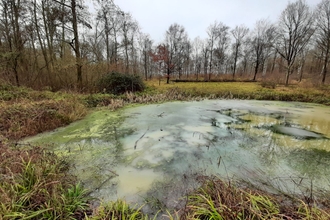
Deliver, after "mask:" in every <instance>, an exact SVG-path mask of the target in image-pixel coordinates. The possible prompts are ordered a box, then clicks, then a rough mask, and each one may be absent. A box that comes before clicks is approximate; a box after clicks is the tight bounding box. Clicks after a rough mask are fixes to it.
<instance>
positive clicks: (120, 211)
mask: <svg viewBox="0 0 330 220" xmlns="http://www.w3.org/2000/svg"><path fill="white" fill-rule="evenodd" d="M141 208H142V207H140V208H137V209H135V208H134V207H133V208H131V207H130V206H129V205H128V204H127V203H126V202H125V201H123V200H117V201H115V202H109V203H107V204H101V205H100V206H99V207H98V208H96V209H95V210H94V214H93V216H91V217H86V220H108V219H111V220H135V219H136V220H142V219H145V220H147V219H149V218H148V216H147V215H144V214H143V213H142V211H141Z"/></svg>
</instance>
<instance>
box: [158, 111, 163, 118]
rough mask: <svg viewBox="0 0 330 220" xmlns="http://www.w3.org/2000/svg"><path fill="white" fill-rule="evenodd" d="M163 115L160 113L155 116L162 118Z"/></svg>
mask: <svg viewBox="0 0 330 220" xmlns="http://www.w3.org/2000/svg"><path fill="white" fill-rule="evenodd" d="M163 114H165V112H162V113H160V114H159V115H157V116H158V117H160V118H161V117H163Z"/></svg>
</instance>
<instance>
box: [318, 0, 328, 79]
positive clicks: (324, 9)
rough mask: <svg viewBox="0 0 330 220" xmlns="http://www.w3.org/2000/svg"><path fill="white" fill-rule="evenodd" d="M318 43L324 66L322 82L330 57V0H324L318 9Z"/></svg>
mask: <svg viewBox="0 0 330 220" xmlns="http://www.w3.org/2000/svg"><path fill="white" fill-rule="evenodd" d="M316 21H317V22H316V25H317V30H316V36H315V38H316V45H317V47H318V49H319V50H320V51H321V56H322V57H321V58H322V60H323V64H322V65H323V66H322V84H324V82H325V78H326V75H327V72H328V64H329V58H330V0H323V1H322V2H321V3H320V4H318V6H317V9H316Z"/></svg>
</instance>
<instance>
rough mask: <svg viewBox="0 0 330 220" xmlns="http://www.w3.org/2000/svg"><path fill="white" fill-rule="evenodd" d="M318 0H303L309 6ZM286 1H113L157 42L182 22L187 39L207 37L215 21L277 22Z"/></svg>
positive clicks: (250, 25) (314, 4) (239, 22)
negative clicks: (210, 26) (209, 27)
mask: <svg viewBox="0 0 330 220" xmlns="http://www.w3.org/2000/svg"><path fill="white" fill-rule="evenodd" d="M291 2H294V1H291ZM320 2H321V0H306V3H307V4H308V5H309V6H310V7H311V8H314V7H315V6H316V5H317V4H318V3H320ZM288 3H289V1H288V0H115V4H117V5H118V6H119V7H120V8H121V9H122V10H123V11H125V12H130V13H131V14H132V15H133V18H135V19H136V20H137V21H138V23H139V24H140V27H141V28H142V32H144V33H148V34H150V36H151V38H152V39H153V40H154V41H155V42H156V43H157V42H160V41H162V40H163V39H164V35H165V32H166V30H167V29H168V28H169V26H170V25H171V24H173V23H178V24H180V25H183V26H184V27H185V29H186V31H187V32H188V34H189V37H190V39H194V38H195V37H197V36H199V37H201V38H206V37H207V33H206V29H207V27H208V26H209V25H210V24H212V23H214V21H216V20H217V21H219V22H223V23H224V24H226V25H228V26H229V27H230V28H234V27H235V26H236V25H240V24H245V25H246V26H247V27H249V28H250V29H252V28H253V27H254V25H255V23H256V22H257V21H258V20H260V19H269V20H270V21H271V22H276V21H277V20H278V18H279V16H280V14H281V12H282V11H283V10H284V9H285V8H286V6H287V4H288Z"/></svg>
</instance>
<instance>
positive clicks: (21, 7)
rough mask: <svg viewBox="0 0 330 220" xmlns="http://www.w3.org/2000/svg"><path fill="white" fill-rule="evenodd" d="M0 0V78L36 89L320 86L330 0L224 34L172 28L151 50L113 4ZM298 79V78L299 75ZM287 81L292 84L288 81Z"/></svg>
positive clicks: (219, 27) (328, 48)
mask: <svg viewBox="0 0 330 220" xmlns="http://www.w3.org/2000/svg"><path fill="white" fill-rule="evenodd" d="M93 4H94V5H95V11H96V12H95V14H91V12H90V11H88V7H87V5H85V3H84V2H83V1H82V0H0V30H1V31H0V78H1V80H3V81H6V82H10V83H13V84H16V85H18V86H20V85H25V86H31V87H36V88H42V87H49V88H51V89H53V90H57V89H61V88H79V89H84V88H89V87H91V85H93V84H94V83H95V82H96V81H97V80H98V79H100V77H102V76H103V75H104V74H106V73H108V72H112V71H115V72H122V73H125V74H140V75H141V76H143V77H144V78H145V79H146V80H148V79H150V78H153V77H166V78H167V82H169V80H170V77H173V78H177V79H186V78H188V79H194V80H205V81H211V80H213V79H215V78H219V77H227V78H230V79H233V80H235V79H237V78H248V79H251V80H257V78H269V79H273V80H278V79H279V78H281V79H283V83H284V84H285V85H288V84H289V82H290V79H291V78H294V79H295V80H298V81H302V80H303V79H311V80H312V79H313V80H315V79H317V80H319V82H320V83H322V84H324V83H325V82H326V76H327V72H328V63H329V53H330V0H322V1H321V2H320V3H319V4H318V5H317V6H316V7H315V8H311V7H310V6H309V5H308V4H306V2H305V1H303V0H297V1H295V2H291V3H288V5H287V6H286V8H285V9H284V10H283V11H282V13H281V15H280V17H279V19H278V21H277V22H275V23H272V22H270V21H269V20H267V19H261V20H259V21H257V22H256V24H255V26H254V28H253V29H249V28H247V27H246V26H245V25H244V24H242V25H239V26H236V27H233V28H231V27H229V26H227V25H226V24H224V23H222V22H219V21H215V22H213V23H212V24H210V25H209V26H208V27H207V29H206V32H207V37H206V38H205V39H201V38H200V37H197V38H195V39H193V40H191V39H190V38H189V36H188V33H187V32H186V30H185V28H184V26H182V25H179V24H177V23H174V24H172V25H170V27H169V28H168V30H166V32H165V38H164V39H163V41H162V42H160V43H157V44H156V43H155V42H154V41H153V40H152V39H151V37H150V35H148V34H146V33H143V32H142V31H141V29H140V27H139V24H138V22H137V21H136V20H135V19H134V18H133V16H132V15H131V14H130V13H126V12H124V11H122V10H121V9H120V7H118V5H116V4H115V2H114V1H113V0H94V2H93ZM303 73H305V74H303ZM293 76H294V77H293Z"/></svg>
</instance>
